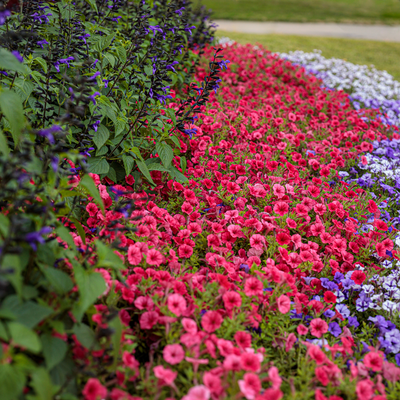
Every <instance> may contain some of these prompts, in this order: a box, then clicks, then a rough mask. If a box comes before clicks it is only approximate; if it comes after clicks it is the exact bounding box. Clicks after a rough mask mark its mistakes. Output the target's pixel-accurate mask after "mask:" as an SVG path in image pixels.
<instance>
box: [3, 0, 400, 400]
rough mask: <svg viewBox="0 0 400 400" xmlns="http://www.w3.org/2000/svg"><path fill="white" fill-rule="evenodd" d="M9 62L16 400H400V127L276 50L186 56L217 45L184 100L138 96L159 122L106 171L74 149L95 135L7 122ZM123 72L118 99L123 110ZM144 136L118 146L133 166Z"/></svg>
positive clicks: (6, 363)
mask: <svg viewBox="0 0 400 400" xmlns="http://www.w3.org/2000/svg"><path fill="white" fill-rule="evenodd" d="M93 4H96V6H98V7H99V8H100V11H98V13H97V14H96V13H95V11H90V10H94V8H93V9H89V8H87V9H86V10H87V11H86V12H87V13H88V15H89V16H90V18H99V19H100V21H101V20H102V19H104V17H105V16H106V18H110V20H109V21H112V18H116V16H117V15H121V16H122V17H121V18H119V19H117V21H118V23H119V24H121V25H123V24H124V23H126V18H128V17H127V15H128V14H127V13H125V14H124V13H122V12H121V9H119V8H118V6H121V7H122V9H123V6H124V5H126V4H125V3H124V2H121V3H120V4H119V3H118V4H117V3H113V4H111V2H110V3H108V2H105V3H100V2H96V3H92V7H94V6H93ZM140 4H143V5H144V6H145V5H146V3H142V2H141V3H140ZM168 4H170V3H165V4H164V5H165V6H166V7H168ZM171 4H172V3H171ZM63 5H64V6H69V5H70V4H69V3H68V2H65V3H63ZM80 5H82V4H80ZM136 5H138V4H136ZM147 5H149V7H148V8H146V9H145V11H146V12H145V13H144V14H146V13H147V12H154V14H152V16H153V17H156V16H157V15H158V14H157V7H153V8H152V7H150V6H153V4H150V2H149V3H148V4H147ZM155 5H156V6H159V4H158V3H157V4H155ZM114 6H115V7H116V8H115V9H114V8H113V7H114ZM48 7H55V6H54V5H52V4H49V5H48ZM88 7H89V5H88ZM102 7H103V8H102ZM174 7H176V4H174ZM182 7H184V4H182ZM61 8H62V7H61V6H60V8H59V9H61ZM106 8H108V9H111V10H112V11H113V12H114V11H115V13H116V14H108V11H107V10H106ZM76 10H79V7H77V8H76ZM76 10H75V11H76ZM84 10H85V9H84ZM173 10H174V13H175V11H177V12H176V13H175V14H177V15H179V13H180V12H183V9H182V8H181V7H179V8H178V9H175V8H174V9H173ZM39 11H44V12H45V13H46V14H49V13H51V12H56V8H50V11H51V12H49V9H47V8H45V6H43V8H42V9H41V10H38V12H39ZM136 11H137V10H136ZM76 12H77V13H78V11H76ZM102 12H103V14H102ZM78 14H79V13H78ZM144 14H143V15H144ZM40 15H41V14H40ZM85 15H86V14H85V13H83V14H82V15H79V18H78V19H79V20H81V19H84V17H85ZM141 15H142V14H141ZM190 15H192V17H191V18H193V21H194V22H193V23H199V20H198V19H197V17H195V16H196V15H197V16H198V15H202V17H201V18H200V19H201V20H202V18H204V15H203V14H196V13H193V14H190ZM190 15H188V17H189V16H190ZM4 16H5V17H6V15H4ZM66 16H67V14H65V16H64V17H65V18H66ZM47 17H48V18H50V17H51V16H49V15H47ZM64 17H62V16H61V17H59V21H61V22H60V24H61V25H63V24H64V22H63V21H64V20H63V18H64ZM11 18H13V17H11ZM11 18H10V20H11ZM117 21H112V22H115V23H116V22H117ZM124 21H125V22H124ZM150 22H151V26H152V27H153V29H149V28H148V27H146V29H147V33H146V35H145V38H147V39H149V40H148V42H146V43H142V44H143V46H150V49H151V47H152V44H151V38H153V35H158V33H159V34H163V27H165V26H164V25H162V23H161V22H160V24H159V25H157V28H155V26H156V25H155V23H154V21H153V20H151V21H150ZM86 24H88V23H87V22H86ZM184 24H186V22H184ZM123 26H125V25H123ZM185 26H186V25H185ZM200 26H201V25H200ZM168 27H169V25H168ZM46 29H48V30H49V32H50V33H51V29H50V28H49V27H47V28H46ZM125 29H127V27H126V26H125ZM184 30H185V28H182V31H184ZM171 33H172V32H171ZM206 33H207V32H206ZM46 34H47V33H46ZM147 35H148V36H147ZM100 36H102V35H100ZM118 37H119V38H120V40H122V38H121V37H120V36H118ZM202 37H204V38H208V37H209V36H208V34H204V36H202ZM35 40H37V39H35ZM124 40H125V39H124ZM126 40H127V39H126ZM160 40H161V39H160ZM199 40H200V39H199ZM204 40H205V39H204ZM112 43H113V42H111V44H110V52H111V53H112V51H113V45H112ZM155 43H157V42H155ZM205 44H206V40H205V41H204V42H203V45H205ZM39 47H40V46H39ZM8 50H9V51H8V52H7V51H6V50H4V51H3V54H4V56H5V57H6V56H7V57H8V58H7V60H8V64H7V63H6V64H4V61H3V65H1V64H0V65H1V67H2V68H3V69H4V70H6V71H7V72H6V74H3V75H4V76H5V78H4V80H3V81H2V84H3V89H2V90H3V92H1V93H0V107H1V109H2V112H3V114H4V115H3V117H2V120H1V121H2V128H3V134H2V136H0V151H1V156H0V166H1V174H0V176H1V179H0V205H1V211H2V212H1V214H0V239H1V242H0V246H1V247H0V248H1V252H0V265H1V269H0V272H1V276H0V283H1V286H0V299H1V306H0V340H1V346H0V361H1V362H0V387H1V388H5V389H4V391H3V392H4V393H2V399H3V398H4V399H5V400H15V399H24V400H25V399H27V400H28V399H29V400H50V399H60V400H77V399H79V400H139V399H141V400H145V399H149V400H150V399H160V400H167V399H168V400H172V399H175V400H178V399H184V400H209V399H213V400H219V399H221V400H222V399H247V400H275V399H276V400H279V399H312V400H314V399H315V400H340V399H341V400H350V399H354V400H384V399H387V400H395V399H398V398H399V396H400V384H399V381H400V368H399V366H400V330H399V326H400V321H399V304H398V303H399V288H398V284H399V272H398V267H397V262H398V260H399V255H400V253H399V243H398V230H397V228H398V223H397V221H398V219H396V216H397V214H396V212H398V211H397V208H396V205H397V197H396V196H397V195H398V194H397V187H396V185H397V178H398V173H397V164H396V160H397V156H398V152H399V149H398V142H399V139H400V135H399V133H398V128H397V126H395V125H388V124H384V123H383V122H382V120H381V119H380V118H379V116H380V114H379V113H378V111H377V110H374V109H370V108H361V107H359V108H357V109H356V108H355V107H354V106H353V105H352V104H353V103H352V99H351V98H350V97H349V96H348V94H346V93H345V92H343V91H336V90H328V89H327V88H325V87H324V84H323V81H322V80H320V79H318V78H316V77H315V76H313V75H312V74H310V73H309V72H308V71H307V70H306V69H305V68H303V67H300V66H296V65H293V64H292V63H291V62H289V61H286V60H284V59H282V58H280V57H279V56H278V55H277V54H273V53H271V52H269V51H267V50H266V49H264V48H254V46H252V45H248V46H242V45H237V44H234V45H231V46H224V48H223V50H222V51H220V50H219V49H215V48H212V47H211V46H208V47H204V46H199V47H197V46H195V43H194V44H193V47H192V48H190V49H188V51H189V52H190V53H191V55H190V57H191V59H192V60H193V61H195V60H198V59H199V58H198V53H199V52H200V51H204V54H203V56H202V59H201V62H200V64H198V65H197V66H196V69H195V77H194V79H192V78H190V75H189V72H188V71H185V70H183V71H181V72H180V73H182V74H183V75H184V76H187V79H188V80H190V81H191V82H192V83H191V86H190V88H188V87H187V86H185V85H184V84H182V85H179V84H177V82H176V84H175V86H174V90H173V91H172V90H171V89H172V87H171V88H165V86H163V87H164V88H165V92H163V93H165V97H164V98H162V99H161V100H160V99H158V102H155V101H154V102H153V101H151V100H149V99H148V97H149V96H144V97H143V98H140V95H141V94H140V95H139V97H135V99H134V101H138V102H139V101H141V103H140V104H141V107H142V108H143V109H144V110H146V111H147V113H146V117H143V125H144V128H142V127H141V126H140V127H137V132H139V133H140V140H139V143H141V147H140V151H139V154H137V151H136V150H134V151H132V152H131V153H129V156H130V157H132V159H133V161H132V163H131V164H130V169H128V170H126V169H125V171H121V173H119V174H117V173H115V174H112V173H111V174H110V173H109V170H108V171H100V172H98V173H95V172H94V171H93V170H91V169H90V165H91V164H93V163H91V162H90V158H92V157H101V155H99V154H97V150H95V149H92V150H91V149H90V148H89V147H88V146H85V148H84V150H82V148H79V146H75V145H71V141H70V140H69V138H70V137H71V135H72V137H74V136H73V135H74V134H76V133H77V131H78V129H83V127H82V125H79V124H77V123H76V121H74V120H73V121H70V120H69V119H67V118H66V117H64V119H61V120H57V119H55V120H52V122H51V124H56V126H58V128H53V127H44V126H40V127H36V128H35V121H37V120H39V121H43V120H46V119H45V118H39V117H38V114H39V111H37V110H35V109H33V107H32V109H30V108H28V107H26V104H27V101H26V99H25V100H24V99H22V100H21V101H23V102H24V103H23V105H22V106H21V108H22V110H23V112H22V114H23V115H25V118H26V119H24V117H21V118H22V121H23V124H24V130H21V127H18V126H14V125H13V119H12V118H11V114H10V113H9V112H8V111H7V109H6V108H5V106H4V101H3V102H2V96H3V93H4V92H5V93H14V91H13V88H12V87H10V86H11V84H10V81H11V82H13V78H15V80H16V79H17V77H16V76H15V75H14V74H15V68H20V72H19V73H20V74H25V75H23V76H24V79H25V80H26V81H29V79H30V77H29V72H28V73H26V71H24V70H23V69H24V67H25V66H26V64H27V61H25V60H24V59H23V60H22V62H20V61H21V60H18V59H17V56H18V57H21V55H20V54H21V52H19V53H18V54H17V53H14V55H13V53H11V51H15V50H13V49H12V48H9V49H8ZM12 57H14V58H15V60H14V59H13V58H12ZM177 57H179V56H178V54H177ZM70 61H73V60H70ZM0 62H1V61H0ZM132 62H133V63H134V62H137V60H136V61H135V60H134V59H132ZM146 62H148V63H149V64H151V65H153V62H155V60H153V59H149V60H147V59H146ZM16 63H18V64H16ZM143 63H144V61H143ZM39 64H40V65H41V63H39ZM106 64H107V63H106ZM30 65H33V63H31V64H30ZM107 65H108V64H107ZM107 65H106V66H107ZM135 65H136V67H135V68H140V67H141V65H142V64H141V63H140V62H139V63H138V64H135ZM176 65H178V64H173V67H174V69H175V66H176ZM188 65H189V64H188ZM72 67H73V65H72V62H71V67H69V68H72ZM57 72H58V71H57V68H56V67H54V69H52V73H51V74H50V75H49V77H50V78H51V77H52V76H53V75H52V74H54V76H55V77H57V79H61V76H59V75H57ZM66 72H68V71H66ZM98 72H100V75H101V74H102V73H103V69H100V70H99V71H98ZM71 74H72V72H71ZM92 74H93V71H90V75H92ZM95 74H96V73H95ZM153 74H154V72H153ZM177 74H179V73H177ZM185 74H187V75H185ZM172 75H174V71H172V72H170V75H168V76H172ZM10 76H12V77H10ZM50 78H49V79H50ZM126 78H127V77H124V79H123V80H122V81H120V85H121V87H122V88H121V89H119V88H118V84H116V87H115V88H114V86H112V88H113V89H112V90H115V96H116V98H117V100H118V101H122V100H121V98H122V97H123V96H124V95H125V94H127V93H128V94H129V90H128V89H129V88H128V87H126V86H125V83H124V82H126V81H125V79H126ZM51 79H52V78H51ZM116 79H119V78H116ZM121 79H122V78H121ZM160 79H161V78H160ZM171 79H172V78H171ZM143 80H144V81H145V78H143ZM154 81H155V79H152V78H149V82H147V81H146V82H147V83H148V84H150V82H154ZM162 81H163V80H162ZM39 82H40V80H39ZM163 82H164V81H163ZM182 83H183V82H182ZM132 84H133V83H132ZM165 84H166V83H165ZM171 85H172V84H171ZM143 87H147V88H148V86H146V84H144V85H143ZM7 89H8V91H7ZM106 89H107V88H106ZM143 90H144V89H143ZM107 93H108V92H107ZM139 93H142V92H140V90H139ZM193 93H194V94H193ZM86 95H87V96H90V95H91V93H86ZM17 96H20V97H22V96H23V94H21V93H19V92H17ZM97 96H100V95H96V96H95V100H96V98H97ZM113 96H114V94H113V93H111V94H110V95H109V97H110V98H111V99H113ZM46 98H47V97H45V98H44V99H46ZM14 99H15V97H14ZM53 100H54V101H55V99H53ZM73 100H74V99H72V98H70V101H71V102H72V101H73ZM117 100H116V101H117ZM134 101H133V100H132V102H133V103H132V104H136V103H134ZM71 102H70V103H68V104H73V103H71ZM93 103H94V102H93V101H88V102H87V104H86V105H87V108H86V109H85V108H83V110H82V112H81V114H80V116H81V119H80V121H82V124H83V125H85V124H87V126H90V125H91V124H92V120H91V116H92V115H93V111H94V109H93V107H92V106H91V105H90V107H92V109H90V108H89V104H93ZM160 104H161V106H160ZM32 105H34V103H32ZM93 105H95V104H93ZM63 106H64V103H62V104H61V106H60V108H61V107H63ZM132 107H133V109H134V108H135V107H134V105H132ZM44 109H46V107H44ZM154 109H156V110H157V111H154ZM188 110H189V111H190V110H192V111H194V112H195V115H194V114H193V112H192V113H190V112H188ZM153 112H154V114H153ZM32 114H33V115H32ZM138 115H139V116H140V114H138ZM153 115H155V117H154V119H155V120H157V119H161V120H162V122H163V136H162V137H165V139H164V142H165V145H167V144H168V146H170V147H171V149H172V151H173V152H172V154H171V153H170V152H169V151H168V150H166V147H165V145H164V144H163V141H162V140H160V136H159V134H160V130H159V129H158V128H156V127H155V128H154V129H152V128H151V124H150V121H152V120H154V119H153ZM51 116H53V114H51ZM161 116H162V117H164V118H161ZM138 118H139V117H138ZM26 121H31V122H26ZM65 121H68V123H70V124H71V125H69V124H64V123H63V122H65ZM74 123H75V124H74ZM101 123H102V124H103V125H104V126H107V129H109V131H110V132H112V135H111V134H110V138H111V139H110V142H106V147H107V151H108V152H109V153H110V152H111V151H112V150H111V149H109V147H108V146H110V147H111V144H112V145H116V144H118V143H117V141H115V142H112V140H113V139H118V140H120V138H119V135H117V134H116V132H114V131H112V129H115V126H114V125H115V124H114V123H113V118H111V117H110V118H109V117H107V118H103V120H102V122H101ZM159 128H161V127H159ZM18 129H19V130H18ZM125 129H129V128H125ZM132 129H134V128H132ZM135 132H136V131H135ZM125 133H126V132H125ZM122 135H124V133H122ZM100 136H101V133H99V131H95V130H94V129H93V132H92V131H90V136H88V137H87V140H88V141H93V142H94V143H96V141H97V140H98V138H99V137H100ZM128 136H129V135H128ZM167 136H168V137H169V138H172V137H174V138H175V139H166V137H167ZM17 139H18V140H17ZM130 140H131V139H127V141H126V145H121V147H120V148H119V149H118V151H117V155H120V154H121V159H122V164H123V166H124V168H126V165H127V162H126V160H125V162H124V161H123V158H122V155H123V154H126V155H127V154H128V152H126V153H123V151H124V150H122V149H124V148H125V149H128V148H129V149H132V148H133V147H132V142H130ZM132 140H138V139H137V138H135V137H134V138H133V139H132ZM134 143H137V142H134ZM156 143H159V144H158V146H157V145H156ZM103 144H104V143H103ZM112 148H113V147H112ZM109 153H107V156H106V155H105V157H104V159H106V160H107V162H108V161H111V158H112V155H110V154H109ZM107 157H108V158H107ZM385 157H386V158H385ZM112 161H117V162H118V159H117V160H112ZM142 163H143V164H144V165H145V166H146V167H147V170H146V169H145V168H144V167H143V164H142ZM388 163H391V164H390V165H388ZM110 166H111V163H110ZM380 166H385V168H382V167H380ZM172 167H173V168H172ZM117 168H118V167H115V169H114V171H117ZM171 171H172V173H171ZM389 171H391V172H389ZM366 174H370V177H368V176H366ZM121 176H122V178H121ZM370 182H371V184H370ZM383 185H386V186H383Z"/></svg>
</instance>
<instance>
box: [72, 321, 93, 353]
mask: <svg viewBox="0 0 400 400" xmlns="http://www.w3.org/2000/svg"><path fill="white" fill-rule="evenodd" d="M73 332H74V333H75V335H76V338H77V339H78V340H79V342H80V343H81V345H82V346H84V347H86V348H87V349H91V348H92V347H93V346H94V344H95V343H96V335H95V333H94V332H93V331H92V329H90V327H89V326H88V325H86V324H83V323H82V324H75V325H74V329H73Z"/></svg>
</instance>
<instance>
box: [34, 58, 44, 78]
mask: <svg viewBox="0 0 400 400" xmlns="http://www.w3.org/2000/svg"><path fill="white" fill-rule="evenodd" d="M33 62H37V63H39V64H40V65H41V67H42V68H43V71H44V73H45V74H47V62H46V61H45V60H44V59H43V58H42V57H36V58H35V59H34V60H33Z"/></svg>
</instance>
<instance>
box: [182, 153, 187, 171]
mask: <svg viewBox="0 0 400 400" xmlns="http://www.w3.org/2000/svg"><path fill="white" fill-rule="evenodd" d="M186 166H187V161H186V157H185V156H181V168H182V172H183V173H185V171H186Z"/></svg>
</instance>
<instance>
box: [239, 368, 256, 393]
mask: <svg viewBox="0 0 400 400" xmlns="http://www.w3.org/2000/svg"><path fill="white" fill-rule="evenodd" d="M238 384H239V388H240V391H241V392H242V393H243V395H244V397H246V399H247V400H254V399H255V398H256V396H257V395H258V394H259V393H260V390H261V382H260V378H259V377H258V376H257V375H256V374H252V373H249V372H248V373H246V374H244V376H243V379H242V380H239V381H238Z"/></svg>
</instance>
